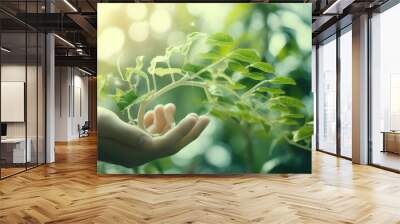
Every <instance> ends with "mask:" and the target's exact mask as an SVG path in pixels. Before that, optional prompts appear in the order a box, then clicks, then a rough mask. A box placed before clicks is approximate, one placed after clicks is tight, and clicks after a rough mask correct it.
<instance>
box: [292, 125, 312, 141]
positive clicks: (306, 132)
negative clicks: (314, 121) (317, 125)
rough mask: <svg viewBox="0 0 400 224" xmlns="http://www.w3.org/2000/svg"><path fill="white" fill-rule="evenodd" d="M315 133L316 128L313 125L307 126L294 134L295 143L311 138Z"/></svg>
mask: <svg viewBox="0 0 400 224" xmlns="http://www.w3.org/2000/svg"><path fill="white" fill-rule="evenodd" d="M313 133H314V128H313V126H312V125H305V126H303V127H301V128H300V129H299V130H297V131H294V132H293V141H295V142H298V141H301V140H304V139H308V138H311V136H312V135H313Z"/></svg>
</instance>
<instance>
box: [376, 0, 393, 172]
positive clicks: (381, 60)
mask: <svg viewBox="0 0 400 224" xmlns="http://www.w3.org/2000/svg"><path fill="white" fill-rule="evenodd" d="M398 21H400V5H396V6H394V7H393V8H391V9H389V10H387V11H385V12H383V13H381V14H377V15H375V16H374V17H373V18H372V21H371V22H372V30H373V31H372V35H373V36H372V38H371V39H372V49H371V50H372V77H371V79H372V80H371V88H372V90H371V91H372V99H371V108H372V111H371V121H372V125H371V133H372V163H373V164H377V165H380V166H384V167H388V168H391V169H396V170H400V110H399V109H400V108H399V107H400V105H399V99H398V96H399V95H400V63H399V60H398V58H399V57H398V52H400V43H399V41H398V40H399V39H400V32H398V30H397V29H394V27H398Z"/></svg>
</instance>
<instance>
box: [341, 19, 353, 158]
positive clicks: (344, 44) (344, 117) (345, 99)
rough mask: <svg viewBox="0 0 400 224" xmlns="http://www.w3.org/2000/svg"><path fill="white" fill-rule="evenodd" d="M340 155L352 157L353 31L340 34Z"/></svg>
mask: <svg viewBox="0 0 400 224" xmlns="http://www.w3.org/2000/svg"><path fill="white" fill-rule="evenodd" d="M339 61H340V107H339V108H340V155H341V156H344V157H347V158H351V157H352V96H353V94H352V33H351V26H350V27H348V28H347V29H346V30H345V31H343V33H342V34H341V36H340V59H339Z"/></svg>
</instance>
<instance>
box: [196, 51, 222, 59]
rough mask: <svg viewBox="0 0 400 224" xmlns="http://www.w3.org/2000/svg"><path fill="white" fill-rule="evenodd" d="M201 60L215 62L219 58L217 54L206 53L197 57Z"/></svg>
mask: <svg viewBox="0 0 400 224" xmlns="http://www.w3.org/2000/svg"><path fill="white" fill-rule="evenodd" d="M199 56H200V58H201V59H204V60H216V59H218V58H220V57H221V56H220V55H219V54H217V53H216V52H211V51H210V52H207V53H202V54H200V55H199Z"/></svg>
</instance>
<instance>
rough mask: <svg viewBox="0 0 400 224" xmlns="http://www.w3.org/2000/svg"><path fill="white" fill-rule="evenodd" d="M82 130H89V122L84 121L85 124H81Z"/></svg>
mask: <svg viewBox="0 0 400 224" xmlns="http://www.w3.org/2000/svg"><path fill="white" fill-rule="evenodd" d="M82 128H87V129H89V128H90V123H89V121H85V123H84V124H83V126H82Z"/></svg>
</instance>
